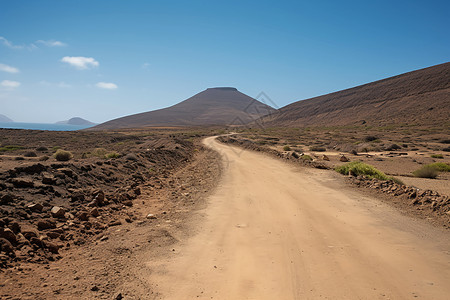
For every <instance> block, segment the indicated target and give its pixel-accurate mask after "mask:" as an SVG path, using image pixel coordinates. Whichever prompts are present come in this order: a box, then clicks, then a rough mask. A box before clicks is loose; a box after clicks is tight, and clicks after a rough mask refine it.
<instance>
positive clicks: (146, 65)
mask: <svg viewBox="0 0 450 300" xmlns="http://www.w3.org/2000/svg"><path fill="white" fill-rule="evenodd" d="M148 67H150V64H149V63H143V64H142V69H148Z"/></svg>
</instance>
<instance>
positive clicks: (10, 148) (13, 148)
mask: <svg viewBox="0 0 450 300" xmlns="http://www.w3.org/2000/svg"><path fill="white" fill-rule="evenodd" d="M20 149H23V147H22V146H16V145H7V146H3V147H0V152H7V151H16V150H20Z"/></svg>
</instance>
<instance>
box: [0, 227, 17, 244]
mask: <svg viewBox="0 0 450 300" xmlns="http://www.w3.org/2000/svg"><path fill="white" fill-rule="evenodd" d="M0 238H4V239H7V240H8V241H9V242H10V243H11V244H13V245H15V244H16V243H17V238H16V235H15V234H14V232H13V231H12V230H11V229H9V228H0Z"/></svg>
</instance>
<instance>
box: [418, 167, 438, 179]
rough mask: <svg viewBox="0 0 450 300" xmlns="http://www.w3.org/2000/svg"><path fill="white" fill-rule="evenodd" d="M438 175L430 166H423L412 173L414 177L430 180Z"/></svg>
mask: <svg viewBox="0 0 450 300" xmlns="http://www.w3.org/2000/svg"><path fill="white" fill-rule="evenodd" d="M438 174H439V171H438V170H437V169H436V168H434V167H432V166H430V165H425V166H423V167H421V168H420V169H418V170H416V171H414V172H413V175H414V176H415V177H420V178H431V179H434V178H436V177H437V176H438Z"/></svg>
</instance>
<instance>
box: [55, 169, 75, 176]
mask: <svg viewBox="0 0 450 300" xmlns="http://www.w3.org/2000/svg"><path fill="white" fill-rule="evenodd" d="M57 171H58V172H60V173H63V174H64V175H66V176H69V177H73V171H72V169H70V168H60V169H58V170H57Z"/></svg>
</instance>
